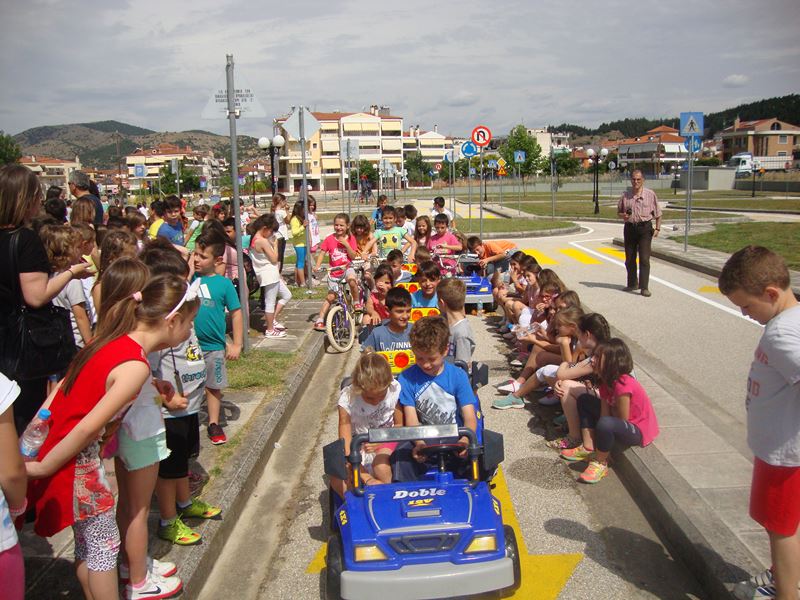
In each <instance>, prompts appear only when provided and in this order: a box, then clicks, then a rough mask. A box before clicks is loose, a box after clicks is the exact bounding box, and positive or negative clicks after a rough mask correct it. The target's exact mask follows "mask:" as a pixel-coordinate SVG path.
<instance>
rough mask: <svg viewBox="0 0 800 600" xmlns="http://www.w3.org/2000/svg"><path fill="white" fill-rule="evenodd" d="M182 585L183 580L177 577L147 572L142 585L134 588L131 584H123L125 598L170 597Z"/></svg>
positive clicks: (152, 599) (139, 599) (154, 599)
mask: <svg viewBox="0 0 800 600" xmlns="http://www.w3.org/2000/svg"><path fill="white" fill-rule="evenodd" d="M182 587H183V582H182V581H181V580H180V578H179V577H161V576H159V575H156V574H155V573H148V574H147V579H146V580H145V583H144V585H143V586H142V587H140V588H139V589H134V587H133V584H132V583H129V584H128V585H126V586H125V599H126V600H144V599H145V598H147V599H149V600H159V599H160V598H171V597H172V596H174V595H175V594H177V593H178V592H179V591H181V588H182Z"/></svg>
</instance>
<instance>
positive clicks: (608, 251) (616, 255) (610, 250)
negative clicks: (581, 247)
mask: <svg viewBox="0 0 800 600" xmlns="http://www.w3.org/2000/svg"><path fill="white" fill-rule="evenodd" d="M598 250H599V251H600V252H602V253H603V254H608V255H609V256H613V257H614V258H618V259H620V260H625V251H624V250H617V249H616V248H598Z"/></svg>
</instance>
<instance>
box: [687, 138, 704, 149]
mask: <svg viewBox="0 0 800 600" xmlns="http://www.w3.org/2000/svg"><path fill="white" fill-rule="evenodd" d="M702 145H703V140H702V139H701V138H700V136H699V135H690V136H689V137H687V138H686V139H685V140H683V147H684V148H686V149H687V150H688V151H689V152H700V148H701V147H702Z"/></svg>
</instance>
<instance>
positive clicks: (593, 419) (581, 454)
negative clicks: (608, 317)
mask: <svg viewBox="0 0 800 600" xmlns="http://www.w3.org/2000/svg"><path fill="white" fill-rule="evenodd" d="M592 364H593V366H594V373H595V375H596V376H597V379H598V381H599V382H600V396H599V397H597V396H595V395H593V394H583V395H582V396H580V397H579V398H578V414H579V415H580V422H581V437H582V438H583V443H582V444H581V445H580V446H577V447H575V448H568V449H565V450H562V451H561V453H560V456H561V458H563V459H564V460H567V461H570V462H577V461H583V460H588V461H589V466H588V467H586V470H584V472H583V473H581V474H580V476H579V477H578V479H579V480H580V481H582V482H583V483H597V482H599V481H600V480H601V479H602V478H603V477H605V476H606V475H607V474H608V455H609V453H610V452H611V448H612V447H613V446H614V444H615V443H617V442H618V443H621V444H624V445H626V446H647V444H649V443H650V442H652V441H653V440H654V439H655V438H656V436H657V435H658V421H657V420H656V414H655V411H654V410H653V405H652V404H651V403H650V398H649V397H648V395H647V392H645V391H644V388H643V387H642V385H641V384H640V383H639V382H638V381H637V380H636V379H634V378H633V377H631V375H630V373H631V371H633V357H632V356H631V352H630V350H628V346H627V345H625V342H623V341H622V340H621V339H619V338H611V339H610V340H608V341H607V342H604V343H602V344H600V345H598V346H597V348H596V349H595V353H594V356H593V357H592Z"/></svg>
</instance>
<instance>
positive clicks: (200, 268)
mask: <svg viewBox="0 0 800 600" xmlns="http://www.w3.org/2000/svg"><path fill="white" fill-rule="evenodd" d="M224 252H225V243H224V242H223V241H222V240H220V239H218V236H214V237H212V236H209V235H208V234H205V233H204V234H203V235H201V236H200V237H199V238H197V241H196V243H195V249H194V273H195V274H194V276H195V278H196V279H200V310H199V311H198V312H197V317H196V318H195V320H194V328H195V332H196V333H197V339H198V341H199V342H200V348H201V349H202V351H203V356H204V358H205V361H206V400H207V401H208V429H207V432H208V437H209V439H210V440H211V443H212V444H215V445H218V444H224V443H225V442H227V441H228V438H227V436H226V435H225V432H224V431H223V429H222V427H221V426H220V424H219V414H220V410H221V407H222V390H223V389H225V388H226V387H228V373H227V370H226V369H225V360H226V359H227V360H236V359H238V358H239V353H240V352H241V351H242V341H243V339H244V322H243V319H242V310H241V305H240V304H239V296H238V295H237V294H236V288H234V287H233V283H231V281H230V279H227V278H225V277H223V276H221V275H218V274H217V273H216V272H215V269H216V267H217V266H218V265H220V264H222V261H223V254H224ZM226 310H227V311H228V312H229V313H230V316H231V325H232V328H233V343H232V344H228V343H227V342H226V339H225V311H226Z"/></svg>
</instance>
